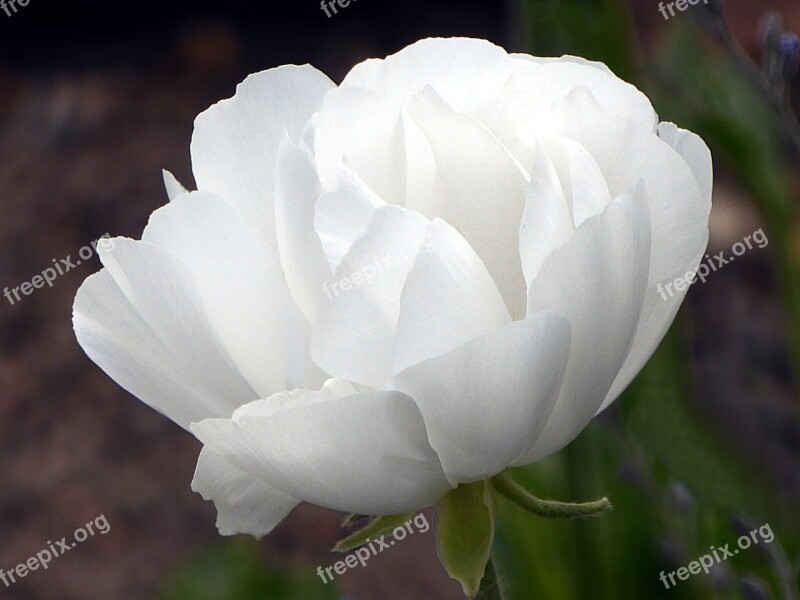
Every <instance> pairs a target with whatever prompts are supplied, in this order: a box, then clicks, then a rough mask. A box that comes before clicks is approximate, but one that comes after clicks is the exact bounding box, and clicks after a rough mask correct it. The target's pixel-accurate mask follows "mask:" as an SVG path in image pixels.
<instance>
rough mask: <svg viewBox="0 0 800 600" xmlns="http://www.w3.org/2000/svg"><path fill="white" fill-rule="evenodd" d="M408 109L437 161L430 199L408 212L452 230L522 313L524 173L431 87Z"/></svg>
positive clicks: (513, 309) (516, 311)
mask: <svg viewBox="0 0 800 600" xmlns="http://www.w3.org/2000/svg"><path fill="white" fill-rule="evenodd" d="M408 111H409V114H410V115H411V117H412V118H413V119H414V122H415V123H416V124H417V125H418V126H419V128H420V129H421V130H422V132H423V133H424V134H425V135H426V137H427V138H428V141H429V143H430V145H431V148H432V149H433V154H434V156H435V158H436V167H437V171H436V180H435V184H434V188H433V190H432V191H431V194H430V197H429V198H426V199H423V200H422V201H420V200H416V201H415V202H413V203H410V204H409V208H412V209H414V210H417V211H418V212H420V213H422V214H424V215H425V216H427V217H428V218H435V217H439V218H441V219H443V220H444V221H447V222H448V223H450V224H451V225H452V226H453V227H455V228H456V229H457V230H458V231H459V233H461V235H463V236H464V238H465V239H466V240H467V241H468V242H469V243H470V245H471V246H472V247H473V248H474V249H475V251H476V252H477V253H478V256H480V257H481V259H482V260H483V262H484V264H485V265H486V268H487V269H488V270H489V273H491V275H492V278H493V279H494V281H495V283H496V284H497V287H498V289H499V290H500V293H501V294H502V296H503V299H504V300H505V302H506V306H508V310H509V312H510V313H511V315H512V317H514V318H520V317H521V316H523V315H524V304H525V301H524V299H525V281H524V278H523V276H522V267H521V263H520V257H519V224H520V221H521V219H522V213H523V209H524V206H525V190H526V188H527V180H526V176H525V173H524V172H523V170H522V169H521V168H520V166H519V165H518V164H517V163H516V161H515V160H514V159H513V158H512V157H511V156H510V155H509V154H508V152H507V151H506V150H505V148H503V146H502V145H501V144H500V143H499V142H498V141H497V140H496V139H494V138H493V136H492V135H491V134H490V133H489V132H488V131H487V130H486V129H484V128H483V127H482V126H481V125H480V124H479V123H477V122H476V121H474V120H473V119H471V118H470V117H467V116H464V115H461V114H457V113H455V112H453V111H452V110H450V109H449V108H448V107H447V106H445V105H444V104H443V103H442V101H441V99H439V98H438V97H437V96H436V95H435V93H434V92H433V90H432V89H431V88H427V89H426V90H425V91H424V92H423V93H422V94H420V95H419V96H417V97H415V98H413V99H412V100H410V101H409V104H408Z"/></svg>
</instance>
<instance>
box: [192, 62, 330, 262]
mask: <svg viewBox="0 0 800 600" xmlns="http://www.w3.org/2000/svg"><path fill="white" fill-rule="evenodd" d="M333 87H334V84H333V82H331V81H330V79H328V78H327V77H326V76H325V75H323V74H322V73H320V72H319V71H317V70H316V69H314V68H312V67H310V66H307V65H306V66H303V67H296V66H284V67H279V68H277V69H271V70H269V71H264V72H262V73H257V74H255V75H251V76H250V77H248V78H247V79H246V80H245V81H244V82H243V83H241V84H240V85H239V86H238V88H237V90H236V95H235V96H234V97H233V98H231V99H229V100H224V101H222V102H219V103H218V104H215V105H214V106H212V107H211V108H209V109H208V110H207V111H205V112H204V113H202V114H201V115H200V116H198V117H197V120H196V121H195V130H194V135H193V137H192V146H191V150H192V168H193V170H194V177H195V180H196V181H197V187H198V189H199V190H201V191H206V192H213V193H215V194H217V195H219V196H221V197H222V198H224V199H225V201H226V202H230V203H231V204H232V205H234V206H235V207H236V208H237V209H238V210H239V212H241V213H242V215H244V217H245V218H246V219H247V222H248V223H249V224H250V225H251V226H252V227H253V228H254V229H255V231H256V232H257V233H258V234H259V236H260V238H261V240H262V241H263V242H264V244H265V245H267V246H268V247H270V248H274V247H275V217H274V208H273V195H274V192H275V163H276V160H277V157H278V148H279V146H280V142H281V137H282V134H283V131H284V130H287V131H288V132H289V136H290V137H291V139H292V140H294V141H299V140H300V137H301V136H302V134H303V131H304V129H305V127H306V124H307V123H308V121H309V120H310V119H311V116H312V115H313V114H314V112H316V111H317V110H318V109H319V107H320V105H321V104H322V98H323V97H324V95H325V94H326V93H327V92H328V91H329V90H330V89H332V88H333Z"/></svg>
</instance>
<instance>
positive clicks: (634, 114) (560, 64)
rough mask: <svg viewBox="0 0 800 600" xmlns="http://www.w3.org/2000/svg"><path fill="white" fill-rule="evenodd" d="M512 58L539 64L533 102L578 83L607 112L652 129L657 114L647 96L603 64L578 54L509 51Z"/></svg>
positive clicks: (549, 99) (562, 93)
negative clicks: (553, 55) (555, 55)
mask: <svg viewBox="0 0 800 600" xmlns="http://www.w3.org/2000/svg"><path fill="white" fill-rule="evenodd" d="M512 57H514V59H515V60H521V61H524V62H526V63H535V64H537V65H539V66H541V67H542V69H541V70H540V71H539V72H538V73H535V74H532V75H533V76H534V77H536V78H537V79H538V81H539V82H540V85H541V86H542V87H540V88H539V93H538V94H537V101H541V102H542V103H545V102H546V103H548V104H549V103H552V102H553V101H555V100H557V99H558V98H560V97H563V96H566V95H567V94H569V93H570V92H571V91H572V90H573V89H574V88H576V87H578V86H581V87H585V88H587V89H588V90H589V91H590V92H591V93H592V95H593V96H594V97H595V98H597V101H598V102H599V103H600V105H601V106H602V107H603V108H605V109H606V110H607V111H608V112H610V113H612V114H614V115H617V116H619V117H624V118H627V119H633V120H634V121H636V122H637V123H639V124H641V125H642V126H644V127H646V128H647V129H649V130H650V131H653V130H655V127H656V124H657V123H658V116H657V115H656V112H655V110H654V109H653V105H652V104H651V103H650V100H649V99H648V98H647V96H645V95H644V94H643V93H642V92H641V91H639V90H638V89H637V88H636V87H635V86H633V85H631V84H630V83H628V82H627V81H624V80H622V79H620V78H619V77H617V76H616V75H615V74H614V73H613V72H612V71H611V69H609V68H608V67H607V66H606V65H605V64H603V63H600V62H595V61H590V60H586V59H584V58H580V57H578V56H562V57H560V58H551V57H546V58H540V57H534V56H529V55H526V54H512Z"/></svg>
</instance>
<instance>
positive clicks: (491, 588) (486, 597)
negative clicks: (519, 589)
mask: <svg viewBox="0 0 800 600" xmlns="http://www.w3.org/2000/svg"><path fill="white" fill-rule="evenodd" d="M475 600H506V594H505V591H504V589H503V585H502V582H501V581H500V576H499V575H498V574H497V571H495V569H494V564H493V563H492V559H491V558H490V559H489V563H488V564H487V565H486V574H485V575H484V576H483V580H481V589H480V591H479V592H478V595H477V596H475Z"/></svg>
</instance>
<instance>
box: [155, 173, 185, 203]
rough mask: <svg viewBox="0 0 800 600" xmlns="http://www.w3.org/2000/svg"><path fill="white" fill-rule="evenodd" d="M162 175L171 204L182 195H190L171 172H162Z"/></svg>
mask: <svg viewBox="0 0 800 600" xmlns="http://www.w3.org/2000/svg"><path fill="white" fill-rule="evenodd" d="M161 175H162V176H163V177H164V188H165V189H166V190H167V197H168V198H169V199H170V202H171V201H172V200H175V198H177V197H178V196H180V195H181V194H188V193H189V191H188V190H187V189H186V188H185V187H183V185H182V184H181V182H180V181H178V180H177V179H176V177H175V175H173V174H172V173H170V172H169V171H167V170H162V171H161Z"/></svg>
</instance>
